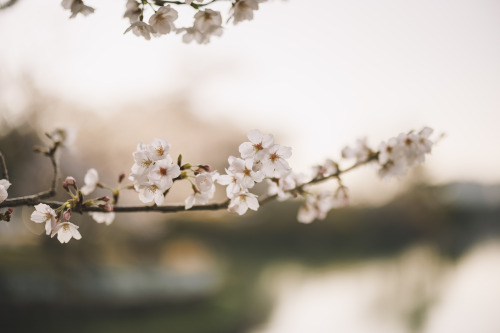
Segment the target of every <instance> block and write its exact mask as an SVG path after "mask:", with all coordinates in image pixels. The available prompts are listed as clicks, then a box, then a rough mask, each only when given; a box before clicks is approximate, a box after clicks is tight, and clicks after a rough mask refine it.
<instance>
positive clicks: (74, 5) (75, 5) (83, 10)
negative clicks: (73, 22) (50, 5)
mask: <svg viewBox="0 0 500 333" xmlns="http://www.w3.org/2000/svg"><path fill="white" fill-rule="evenodd" d="M61 5H62V6H63V8H64V9H69V10H70V11H71V16H70V18H74V17H76V15H78V14H82V15H83V16H87V15H89V14H92V13H93V12H94V8H92V7H89V6H86V5H85V4H84V3H83V1H82V0H63V1H62V2H61Z"/></svg>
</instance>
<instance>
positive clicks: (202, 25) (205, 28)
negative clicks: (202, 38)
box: [194, 9, 222, 34]
mask: <svg viewBox="0 0 500 333" xmlns="http://www.w3.org/2000/svg"><path fill="white" fill-rule="evenodd" d="M221 25H222V17H221V15H220V12H218V11H215V10H212V9H205V10H199V11H198V12H197V13H196V14H195V15H194V28H195V29H196V30H198V31H199V32H201V33H203V34H206V33H210V34H212V33H213V31H214V29H219V28H221V27H222V26H221Z"/></svg>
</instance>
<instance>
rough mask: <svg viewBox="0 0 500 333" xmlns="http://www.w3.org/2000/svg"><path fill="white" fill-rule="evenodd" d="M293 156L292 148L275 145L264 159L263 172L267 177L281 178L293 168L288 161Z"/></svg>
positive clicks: (266, 153)
mask: <svg viewBox="0 0 500 333" xmlns="http://www.w3.org/2000/svg"><path fill="white" fill-rule="evenodd" d="M290 156H292V148H290V147H285V146H280V145H277V144H275V145H273V146H272V147H271V148H269V149H268V150H267V151H266V152H265V154H264V156H263V157H262V160H261V162H262V171H263V172H264V174H265V175H266V177H277V178H279V177H281V176H283V175H286V174H287V173H288V172H290V170H291V168H290V166H289V165H288V162H287V161H286V159H287V158H289V157H290Z"/></svg>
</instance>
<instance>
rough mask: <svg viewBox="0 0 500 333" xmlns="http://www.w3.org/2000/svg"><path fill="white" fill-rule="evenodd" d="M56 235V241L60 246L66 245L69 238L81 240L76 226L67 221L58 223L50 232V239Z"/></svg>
mask: <svg viewBox="0 0 500 333" xmlns="http://www.w3.org/2000/svg"><path fill="white" fill-rule="evenodd" d="M55 235H57V239H58V240H59V242H61V244H64V243H68V242H69V241H70V240H71V238H74V239H77V240H78V239H81V238H82V235H81V234H80V232H79V231H78V226H77V225H76V224H73V223H71V222H69V221H66V222H62V223H58V224H57V225H56V227H55V228H54V229H53V230H52V234H51V235H50V237H54V236H55Z"/></svg>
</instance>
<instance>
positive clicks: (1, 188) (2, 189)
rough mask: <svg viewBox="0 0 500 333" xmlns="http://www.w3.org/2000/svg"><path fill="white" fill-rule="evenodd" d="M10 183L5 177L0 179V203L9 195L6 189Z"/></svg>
mask: <svg viewBox="0 0 500 333" xmlns="http://www.w3.org/2000/svg"><path fill="white" fill-rule="evenodd" d="M10 185H11V183H10V182H9V181H8V180H7V179H2V180H0V203H2V202H4V201H5V199H7V197H8V196H9V193H7V190H8V189H9V187H10Z"/></svg>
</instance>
